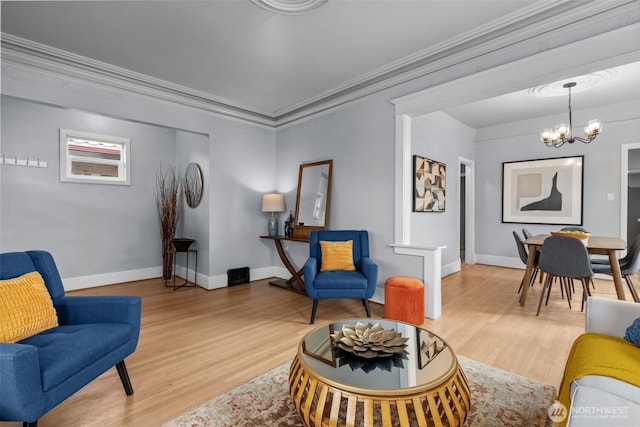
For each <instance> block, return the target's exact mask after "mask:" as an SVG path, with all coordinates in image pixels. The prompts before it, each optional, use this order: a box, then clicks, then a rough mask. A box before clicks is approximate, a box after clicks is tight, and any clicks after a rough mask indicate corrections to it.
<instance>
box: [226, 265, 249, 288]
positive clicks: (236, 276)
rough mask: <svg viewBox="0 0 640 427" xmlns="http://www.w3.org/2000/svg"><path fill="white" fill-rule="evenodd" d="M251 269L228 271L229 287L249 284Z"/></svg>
mask: <svg viewBox="0 0 640 427" xmlns="http://www.w3.org/2000/svg"><path fill="white" fill-rule="evenodd" d="M249 282H250V279H249V267H241V268H232V269H229V270H227V286H235V285H242V284H243V283H249Z"/></svg>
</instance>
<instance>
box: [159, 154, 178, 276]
mask: <svg viewBox="0 0 640 427" xmlns="http://www.w3.org/2000/svg"><path fill="white" fill-rule="evenodd" d="M155 195H156V208H157V210H158V217H159V219H160V236H161V238H162V278H163V279H164V280H168V279H169V278H171V275H172V272H173V271H172V270H173V254H172V253H171V252H172V251H173V244H172V243H171V239H173V238H174V237H175V235H176V230H177V228H178V220H179V219H180V213H181V204H180V203H179V200H180V197H181V186H180V180H179V179H178V177H177V176H176V170H175V167H173V166H169V167H168V168H167V169H166V170H165V171H163V170H162V167H161V168H160V171H159V172H158V173H157V174H156V193H155Z"/></svg>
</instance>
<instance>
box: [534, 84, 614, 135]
mask: <svg viewBox="0 0 640 427" xmlns="http://www.w3.org/2000/svg"><path fill="white" fill-rule="evenodd" d="M575 86H576V82H570V83H566V84H564V85H562V87H566V88H567V89H569V125H568V126H567V125H566V124H565V123H562V124H559V125H556V127H554V128H553V129H543V130H542V132H540V139H541V140H542V142H544V144H545V145H546V146H547V147H555V148H558V147H561V146H563V145H564V144H565V143H567V144H573V143H574V142H575V141H580V142H583V143H585V144H588V143H590V142H591V141H593V140H594V139H596V136H598V134H600V132H602V123H601V122H600V121H599V120H589V122H588V123H587V125H586V126H585V127H584V135H585V138H580V137H577V136H573V121H572V118H571V88H572V87H575Z"/></svg>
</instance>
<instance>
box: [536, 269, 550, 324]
mask: <svg viewBox="0 0 640 427" xmlns="http://www.w3.org/2000/svg"><path fill="white" fill-rule="evenodd" d="M551 280H552V279H551V275H550V274H547V277H545V279H544V285H542V293H541V294H540V301H539V302H538V311H537V312H536V316H538V315H539V314H540V307H542V300H543V299H544V292H545V290H547V288H548V287H550V286H551ZM547 295H548V294H547Z"/></svg>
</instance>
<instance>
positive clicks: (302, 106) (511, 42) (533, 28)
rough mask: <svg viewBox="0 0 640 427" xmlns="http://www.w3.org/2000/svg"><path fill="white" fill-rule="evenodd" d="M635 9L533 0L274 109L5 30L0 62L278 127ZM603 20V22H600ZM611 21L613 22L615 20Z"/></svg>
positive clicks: (633, 4) (525, 52) (437, 78)
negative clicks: (514, 11)
mask: <svg viewBox="0 0 640 427" xmlns="http://www.w3.org/2000/svg"><path fill="white" fill-rule="evenodd" d="M635 8H637V1H624V2H601V1H593V2H588V3H586V4H583V3H580V6H579V7H576V5H575V3H573V2H567V1H562V2H558V1H543V2H536V3H534V4H533V5H532V6H530V7H528V8H526V9H522V10H520V11H519V12H518V14H511V15H510V16H507V17H505V18H504V19H502V20H499V22H492V23H491V24H488V25H486V26H484V27H481V28H477V29H475V30H473V31H470V32H468V33H464V34H461V35H460V36H459V37H457V38H455V39H453V40H449V41H448V42H446V43H441V44H439V45H436V46H432V47H431V48H429V49H427V50H425V51H422V52H418V53H416V54H415V55H412V56H410V57H407V58H405V59H403V60H402V61H398V62H396V63H393V64H390V65H389V66H386V67H382V68H379V69H376V70H373V71H372V72H370V73H367V74H366V75H363V76H360V77H359V78H357V79H354V80H351V81H348V82H346V83H344V84H343V85H341V86H340V87H337V88H334V90H332V91H329V92H326V93H322V94H319V95H317V96H315V97H313V98H309V99H307V100H305V101H304V102H301V103H298V104H296V105H293V106H290V107H288V108H286V109H283V110H280V111H276V112H275V113H273V112H264V111H256V110H255V109H251V108H249V107H246V106H243V105H237V104H236V103H234V102H233V101H231V100H228V99H222V98H219V97H216V96H215V95H213V94H211V93H205V92H201V91H196V90H194V89H191V88H188V87H184V86H180V85H177V84H174V83H171V82H168V81H164V80H160V79H157V78H153V77H150V76H147V75H143V74H140V73H135V72H132V71H130V70H126V69H123V68H119V67H115V66H112V65H110V64H106V63H103V62H99V61H95V60H92V59H89V58H86V57H83V56H80V55H75V54H72V53H69V52H66V51H62V50H60V49H55V48H52V47H50V46H46V45H43V44H39V43H35V42H32V41H29V40H26V39H23V38H20V37H16V36H12V35H10V34H6V33H2V61H3V62H5V63H7V64H15V65H18V66H22V67H29V68H32V69H36V70H40V71H44V72H48V73H54V74H58V75H62V76H64V77H67V78H69V77H71V78H74V79H78V80H82V81H84V82H88V83H90V84H91V83H92V84H96V85H99V86H101V87H111V88H115V89H118V90H122V91H126V92H129V93H136V94H140V95H143V96H148V97H153V98H155V99H158V100H160V101H164V102H171V103H175V104H178V105H182V106H187V107H190V108H195V109H199V110H202V111H205V112H208V113H214V114H217V115H221V116H225V117H231V118H234V119H238V120H243V121H247V122H251V123H256V124H260V125H265V126H270V127H280V126H284V125H288V124H291V123H293V122H296V121H299V120H302V119H305V118H308V117H310V116H312V115H315V114H318V113H320V112H324V111H330V110H332V109H334V108H337V107H339V106H340V105H342V104H344V103H347V102H350V101H353V100H356V99H359V98H362V97H364V96H367V95H370V94H373V93H376V92H378V91H381V90H385V89H388V88H391V87H395V86H398V85H400V84H403V83H407V82H411V81H413V80H415V79H418V78H429V80H428V81H427V80H425V83H427V84H428V85H429V86H437V85H441V84H443V83H446V82H450V81H454V80H457V79H460V78H463V77H465V76H469V75H473V74H476V73H478V72H482V71H483V70H486V69H491V68H495V67H500V66H503V65H504V64H508V63H510V62H513V61H517V60H519V59H522V58H526V57H527V56H530V55H534V54H535V53H538V52H540V51H545V50H551V49H554V48H556V47H558V45H560V46H561V45H563V44H567V43H570V42H571V41H572V40H571V38H572V37H574V38H575V37H581V36H582V37H584V34H589V30H588V29H589V28H594V27H596V28H597V27H598V26H600V27H603V26H604V27H606V26H607V25H608V26H612V25H618V26H624V25H625V24H626V23H625V22H624V20H623V19H622V18H620V17H621V16H627V15H628V16H631V17H630V18H628V19H635V18H633V16H635V15H633V12H635ZM605 20H609V22H606V23H605V24H601V21H605ZM611 21H615V24H612V23H611ZM598 24H599V25H598ZM606 30H607V28H599V29H596V30H595V31H596V32H598V31H606ZM592 31H593V30H592ZM538 65H539V64H538ZM538 69H539V67H538ZM590 71H593V70H590ZM543 77H547V76H543ZM547 81H549V80H545V79H542V80H541V81H540V82H538V83H536V84H542V83H545V82H547ZM423 87H424V85H423Z"/></svg>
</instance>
